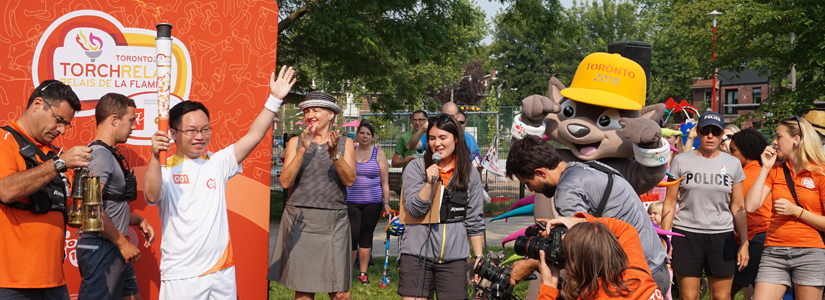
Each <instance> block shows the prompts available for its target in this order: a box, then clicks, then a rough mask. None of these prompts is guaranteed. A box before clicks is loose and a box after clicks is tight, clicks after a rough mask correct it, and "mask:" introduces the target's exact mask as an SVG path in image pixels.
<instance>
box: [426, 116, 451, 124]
mask: <svg viewBox="0 0 825 300" xmlns="http://www.w3.org/2000/svg"><path fill="white" fill-rule="evenodd" d="M429 121H430V123H434V122H435V121H440V122H441V123H449V122H450V116H448V115H441V116H437V117H432V118H430V120H429Z"/></svg>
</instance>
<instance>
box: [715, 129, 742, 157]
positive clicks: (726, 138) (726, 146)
mask: <svg viewBox="0 0 825 300" xmlns="http://www.w3.org/2000/svg"><path fill="white" fill-rule="evenodd" d="M740 131H742V129H739V126H736V124H728V125H726V126H725V130H724V132H722V144H720V145H719V147H722V151H725V153H727V154H730V138H731V137H733V135H734V134H735V133H737V132H740Z"/></svg>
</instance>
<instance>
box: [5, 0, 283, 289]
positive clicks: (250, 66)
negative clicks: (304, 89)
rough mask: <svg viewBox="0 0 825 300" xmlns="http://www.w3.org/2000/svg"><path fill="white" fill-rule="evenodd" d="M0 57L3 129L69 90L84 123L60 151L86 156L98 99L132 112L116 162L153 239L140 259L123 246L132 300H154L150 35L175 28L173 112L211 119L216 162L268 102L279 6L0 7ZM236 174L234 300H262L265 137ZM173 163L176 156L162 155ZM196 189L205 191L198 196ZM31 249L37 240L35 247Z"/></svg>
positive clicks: (153, 1) (165, 2) (230, 194)
mask: <svg viewBox="0 0 825 300" xmlns="http://www.w3.org/2000/svg"><path fill="white" fill-rule="evenodd" d="M4 15H5V18H4V22H3V24H2V25H0V27H2V30H0V40H2V41H3V43H5V44H7V45H8V47H3V48H2V49H0V56H2V57H5V58H6V59H5V60H4V61H5V63H4V64H3V65H2V67H0V76H2V79H3V80H2V83H0V111H2V112H4V113H3V114H2V117H0V126H3V125H7V124H8V122H9V121H10V120H16V119H18V118H19V117H20V115H21V114H22V113H23V111H24V110H25V108H26V103H27V101H28V98H29V95H30V94H31V92H32V91H33V89H34V87H36V86H37V85H39V84H40V82H41V81H43V80H46V79H57V80H60V81H62V82H63V83H65V84H67V85H70V86H72V88H73V89H74V91H75V93H77V95H78V97H79V98H80V100H81V102H82V111H80V112H78V113H77V114H76V116H75V118H74V120H73V121H72V126H73V127H72V129H71V130H69V131H68V132H67V133H66V134H65V135H62V136H60V137H59V138H57V139H56V140H55V141H54V145H56V146H57V147H63V148H66V149H68V148H70V147H73V146H77V145H85V144H88V143H89V142H91V141H92V140H93V139H94V136H95V120H94V113H95V105H96V103H97V101H98V99H99V98H100V97H101V96H103V95H104V94H106V93H109V92H115V93H121V94H124V95H126V96H128V97H130V98H132V99H134V100H135V103H136V104H137V118H138V119H137V121H136V127H137V129H136V130H134V131H133V132H132V136H131V138H130V139H129V141H128V142H127V143H126V144H124V145H120V146H119V147H118V148H119V150H120V151H121V152H122V153H123V154H124V156H126V158H127V160H128V161H129V164H130V165H131V166H132V167H133V168H134V169H135V175H136V177H137V179H138V189H139V194H138V200H137V201H134V202H131V203H130V205H131V210H132V213H135V214H138V215H141V216H143V217H145V218H146V219H147V220H148V221H149V222H150V223H151V224H152V226H153V227H154V228H155V234H156V238H155V242H154V243H153V244H152V246H151V247H150V248H144V247H143V246H142V245H143V242H144V241H143V235H142V234H139V231H138V229H137V228H136V227H132V228H130V229H129V232H128V235H127V238H128V239H129V241H130V242H131V243H133V244H134V245H135V246H138V245H140V246H138V249H140V251H141V254H142V259H141V261H140V262H138V263H136V264H134V268H135V270H136V272H137V280H138V286H139V288H140V295H141V297H142V298H143V299H157V298H158V291H159V288H160V272H159V267H160V244H161V239H162V235H163V233H162V232H161V223H160V217H159V215H158V209H157V207H154V206H148V205H147V204H146V202H145V201H144V200H143V196H142V189H143V182H142V181H143V176H144V174H145V173H146V165H147V164H148V161H149V158H150V156H151V155H152V150H151V136H152V134H153V133H154V132H155V131H156V130H157V128H158V109H157V85H156V82H157V81H156V62H155V35H156V31H155V24H157V23H164V22H165V23H170V24H172V25H173V26H174V30H173V45H172V82H171V89H170V90H171V95H170V98H171V99H170V100H171V101H170V103H169V106H170V107H171V106H174V105H175V104H176V103H178V102H180V101H188V100H195V101H200V102H203V103H204V104H205V105H206V107H207V108H209V112H210V116H211V122H210V125H211V126H212V128H214V131H213V133H212V138H211V142H210V145H209V149H208V150H209V151H212V152H217V151H218V150H220V149H223V148H225V147H227V146H229V145H230V144H232V143H234V142H235V141H237V140H238V139H240V138H241V137H242V136H243V135H244V134H246V132H247V130H248V129H249V126H250V125H251V124H252V121H253V120H254V119H255V117H256V116H257V114H259V113H260V112H261V110H262V109H263V106H264V103H265V101H266V99H267V97H268V94H269V85H268V82H269V75H270V72H273V71H275V70H276V65H275V57H276V46H277V35H278V26H277V25H278V7H277V4H276V3H275V1H205V2H204V1H184V0H142V1H92V2H89V1H77V0H69V1H48V0H47V1H12V2H10V3H9V4H8V5H6V6H5V11H4ZM269 134H270V135H269V136H267V137H265V138H264V141H263V142H262V143H261V145H259V146H258V148H256V149H255V151H253V152H252V154H250V155H249V157H248V158H247V159H246V160H245V161H244V162H243V170H244V172H243V173H241V174H239V175H237V176H235V177H234V178H233V179H231V180H230V181H229V183H228V186H227V191H226V193H227V207H228V209H229V212H228V213H229V222H230V235H231V236H232V237H233V238H232V246H233V249H234V251H235V253H236V255H235V266H236V274H237V278H236V282H237V287H238V296H239V299H264V298H265V297H266V295H267V287H268V284H267V281H266V272H267V267H268V246H269V243H268V241H269V184H270V157H271V153H270V151H271V147H272V145H271V141H272V137H271V134H272V133H271V132H270V133H269ZM174 151H175V148H174V145H173V146H172V149H170V151H169V154H170V155H171V154H173V153H174ZM203 188H208V187H206V186H204V187H203ZM33 238H36V237H33ZM76 246H77V237H76V236H75V229H72V228H67V231H66V244H65V260H64V268H63V269H64V273H65V276H66V281H67V284H68V287H69V293H70V294H71V296H72V299H76V298H77V291H78V287H79V285H80V273H79V271H78V268H77V254H76Z"/></svg>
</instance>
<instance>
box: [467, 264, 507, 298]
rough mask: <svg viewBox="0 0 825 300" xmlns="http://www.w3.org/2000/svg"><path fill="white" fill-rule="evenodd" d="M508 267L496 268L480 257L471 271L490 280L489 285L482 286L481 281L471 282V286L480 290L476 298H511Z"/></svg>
mask: <svg viewBox="0 0 825 300" xmlns="http://www.w3.org/2000/svg"><path fill="white" fill-rule="evenodd" d="M511 271H512V270H511V269H510V267H504V268H501V269H499V268H496V266H494V265H493V264H491V263H490V262H488V261H486V260H484V259H482V260H481V261H479V262H478V265H476V267H475V269H473V272H474V273H476V274H478V276H481V278H484V279H487V280H488V281H490V285H489V286H482V285H481V283H476V284H473V287H474V288H475V289H476V290H477V291H480V292H481V293H480V294H479V295H478V297H477V298H478V299H482V300H492V299H496V300H499V299H501V300H509V299H515V298H513V287H512V286H511V285H510V272H511Z"/></svg>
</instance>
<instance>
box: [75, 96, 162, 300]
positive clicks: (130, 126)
mask: <svg viewBox="0 0 825 300" xmlns="http://www.w3.org/2000/svg"><path fill="white" fill-rule="evenodd" d="M136 108H137V106H136V105H135V101H134V100H132V99H130V98H128V97H126V96H124V95H121V94H117V93H108V94H106V95H103V97H100V101H98V102H97V106H95V121H96V122H97V133H96V134H95V140H94V141H93V142H91V143H90V144H89V148H91V149H92V157H94V160H93V161H94V163H92V164H90V165H89V170H90V171H91V172H92V174H94V175H96V176H100V184H101V185H102V186H103V212H104V213H103V215H102V216H101V218H100V219H101V220H102V221H103V230H102V231H100V232H85V231H84V232H83V233H81V234H80V239H79V240H78V242H77V245H78V246H77V262H78V269H80V275H81V281H80V290H79V297H80V299H101V300H104V299H105V300H120V299H131V300H140V299H141V297H140V294H139V293H138V285H137V279H136V277H135V269H134V267H132V263H136V262H138V261H139V260H140V250H138V248H137V247H136V246H135V245H132V243H130V242H129V240H127V239H126V236H127V235H128V233H129V232H128V230H129V225H132V226H137V227H139V228H140V231H141V233H143V235H144V237H145V239H144V243H143V246H144V247H146V248H148V247H149V246H151V245H152V242H153V241H154V239H155V231H154V228H152V225H149V222H147V221H146V219H145V218H143V217H141V216H139V215H136V214H133V213H130V212H129V202H131V201H134V200H135V199H137V181H136V179H135V175H134V171H133V170H132V169H131V168H130V167H129V162H128V161H126V158H125V157H124V156H123V155H122V154H121V153H120V151H119V150H117V148H115V146H117V145H118V144H121V143H125V142H126V141H127V140H128V139H129V136H130V135H131V134H132V130H134V129H135V121H136V120H137V117H136V115H135V110H136ZM76 176H77V175H76Z"/></svg>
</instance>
